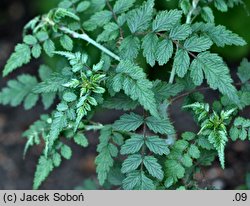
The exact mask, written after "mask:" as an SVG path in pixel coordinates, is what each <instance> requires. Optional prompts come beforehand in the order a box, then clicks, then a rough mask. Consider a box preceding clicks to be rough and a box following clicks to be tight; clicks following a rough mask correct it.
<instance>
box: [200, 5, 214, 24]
mask: <svg viewBox="0 0 250 206" xmlns="http://www.w3.org/2000/svg"><path fill="white" fill-rule="evenodd" d="M201 17H202V18H203V19H204V21H206V22H208V23H213V22H214V14H213V10H212V9H211V8H210V7H208V6H204V7H203V8H202V10H201Z"/></svg>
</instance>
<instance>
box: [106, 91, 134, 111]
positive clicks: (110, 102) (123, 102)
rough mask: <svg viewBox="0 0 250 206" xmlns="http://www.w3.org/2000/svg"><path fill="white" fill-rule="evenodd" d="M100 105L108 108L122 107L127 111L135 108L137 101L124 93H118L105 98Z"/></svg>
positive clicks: (118, 108)
mask: <svg viewBox="0 0 250 206" xmlns="http://www.w3.org/2000/svg"><path fill="white" fill-rule="evenodd" d="M102 106H103V107H104V108H108V109H117V110H121V109H122V110H125V111H128V110H133V109H135V108H136V107H137V106H138V102H136V101H133V100H132V99H130V98H129V97H128V96H126V95H125V94H122V93H118V94H116V95H115V96H114V97H108V98H107V99H105V100H104V102H103V105H102Z"/></svg>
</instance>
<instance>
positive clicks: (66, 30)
mask: <svg viewBox="0 0 250 206" xmlns="http://www.w3.org/2000/svg"><path fill="white" fill-rule="evenodd" d="M59 29H60V30H61V31H63V32H64V33H67V34H70V35H71V36H72V37H73V38H76V39H82V40H84V41H86V42H88V43H90V44H92V45H93V46H95V47H96V48H98V49H100V50H101V51H103V52H104V53H106V54H107V55H109V56H111V57H112V58H114V59H115V60H117V61H121V59H120V57H119V56H117V55H116V54H114V53H113V52H112V51H110V50H108V49H107V48H106V47H104V46H102V45H101V44H99V43H97V42H96V41H95V40H93V39H91V38H90V37H89V36H88V35H87V34H85V33H84V34H79V33H77V32H75V31H72V30H70V29H68V28H66V27H64V26H62V27H60V28H59Z"/></svg>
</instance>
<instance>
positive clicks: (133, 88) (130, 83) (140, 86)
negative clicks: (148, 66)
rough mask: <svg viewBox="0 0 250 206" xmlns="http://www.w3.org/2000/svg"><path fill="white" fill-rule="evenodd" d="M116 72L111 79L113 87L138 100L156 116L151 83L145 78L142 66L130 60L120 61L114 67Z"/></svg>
mask: <svg viewBox="0 0 250 206" xmlns="http://www.w3.org/2000/svg"><path fill="white" fill-rule="evenodd" d="M116 72H117V73H118V74H117V75H116V76H115V77H114V79H113V85H112V86H113V89H114V91H116V92H119V91H120V89H121V88H122V89H123V90H124V93H125V94H126V95H128V96H129V97H130V98H131V99H132V100H138V101H139V102H140V104H141V105H142V106H143V107H144V108H145V109H146V110H148V111H149V112H150V113H151V114H152V115H153V116H158V111H157V106H156V101H155V97H154V93H153V92H152V90H151V89H152V86H153V85H152V83H151V82H150V81H149V80H148V79H147V78H146V75H145V73H144V72H143V70H142V68H140V67H138V66H135V65H134V64H133V63H131V62H130V61H121V62H120V64H119V65H118V67H117V68H116Z"/></svg>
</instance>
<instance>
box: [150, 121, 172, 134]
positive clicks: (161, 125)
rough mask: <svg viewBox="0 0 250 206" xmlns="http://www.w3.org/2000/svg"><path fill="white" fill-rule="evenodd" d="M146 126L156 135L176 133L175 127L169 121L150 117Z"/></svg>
mask: <svg viewBox="0 0 250 206" xmlns="http://www.w3.org/2000/svg"><path fill="white" fill-rule="evenodd" d="M146 124H147V126H148V127H149V129H151V130H152V131H153V132H155V133H160V134H167V135H172V134H174V133H175V131H174V127H173V125H172V124H171V122H170V120H169V119H158V118H156V117H153V116H150V117H147V118H146Z"/></svg>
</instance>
